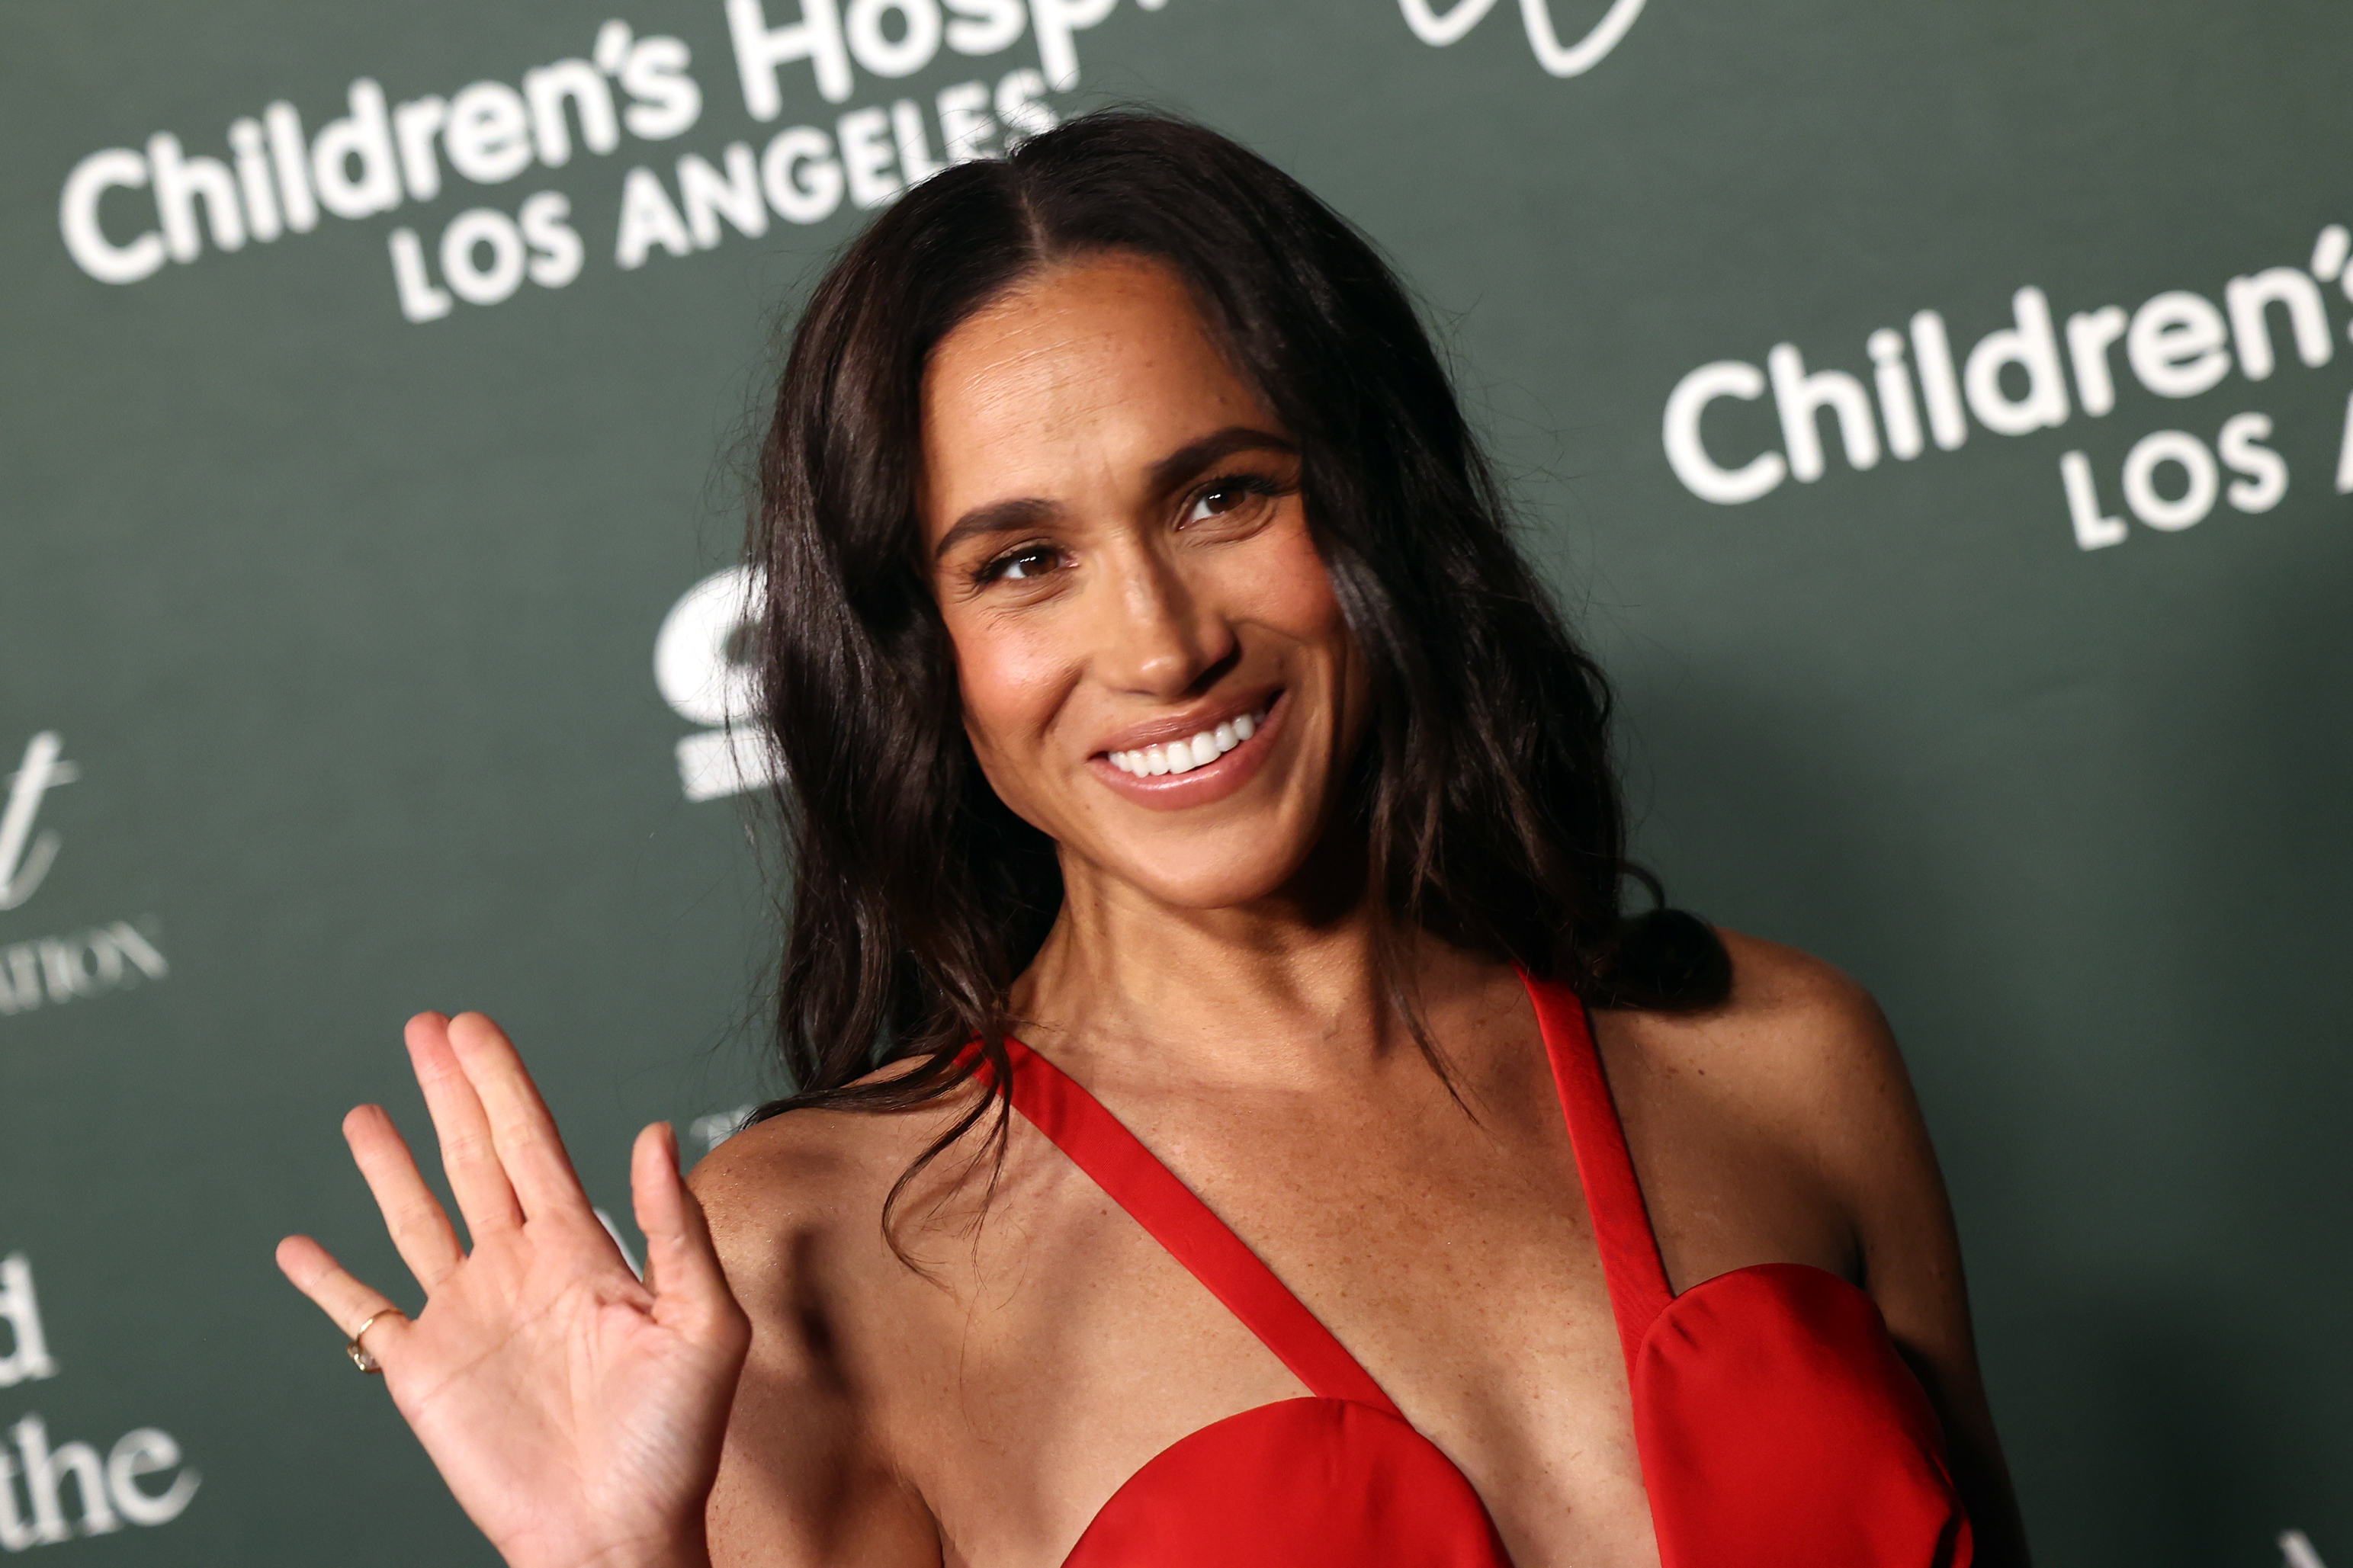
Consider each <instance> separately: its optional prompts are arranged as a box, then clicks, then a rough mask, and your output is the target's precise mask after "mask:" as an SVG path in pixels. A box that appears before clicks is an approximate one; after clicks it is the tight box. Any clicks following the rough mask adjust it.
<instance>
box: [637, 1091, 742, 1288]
mask: <svg viewBox="0 0 2353 1568" xmlns="http://www.w3.org/2000/svg"><path fill="white" fill-rule="evenodd" d="M629 1196H630V1199H631V1200H632V1203H633V1205H634V1206H635V1207H636V1209H637V1215H638V1230H639V1231H640V1232H642V1233H643V1234H644V1236H645V1238H646V1286H647V1288H648V1289H650V1290H652V1291H653V1292H654V1299H655V1310H656V1312H657V1313H659V1311H660V1310H662V1308H663V1306H664V1305H665V1304H670V1305H674V1306H675V1307H680V1308H683V1309H685V1310H689V1311H691V1312H693V1313H696V1314H698V1315H703V1316H708V1315H710V1314H713V1313H727V1312H732V1311H733V1309H734V1306H735V1299H734V1296H733V1292H731V1291H730V1290H729V1289H727V1274H726V1271H725V1270H724V1269H723V1268H721V1267H720V1265H719V1250H718V1248H717V1247H714V1246H712V1241H711V1225H710V1222H709V1221H708V1220H707V1219H706V1218H705V1217H704V1216H703V1213H702V1204H701V1203H699V1202H697V1201H696V1199H695V1196H694V1194H692V1193H691V1192H689V1191H688V1190H687V1186H686V1183H685V1182H684V1181H683V1180H682V1179H681V1177H680V1175H679V1173H678V1134H677V1132H676V1131H673V1130H672V1129H671V1127H670V1123H668V1122H667V1121H657V1122H655V1123H654V1124H653V1125H652V1126H650V1127H649V1128H647V1129H646V1130H645V1131H642V1132H639V1133H638V1142H637V1146H636V1147H635V1148H633V1149H632V1150H630V1152H629Z"/></svg>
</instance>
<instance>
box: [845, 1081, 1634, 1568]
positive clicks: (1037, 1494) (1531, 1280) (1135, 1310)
mask: <svg viewBox="0 0 2353 1568" xmlns="http://www.w3.org/2000/svg"><path fill="white" fill-rule="evenodd" d="M1131 1114H1134V1112H1131ZM1136 1121H1137V1122H1138V1124H1139V1130H1140V1131H1144V1133H1145V1136H1146V1137H1147V1138H1148V1139H1149V1141H1150V1142H1151V1144H1152V1147H1153V1149H1154V1151H1155V1152H1156V1153H1159V1154H1161V1155H1162V1156H1163V1157H1164V1158H1165V1159H1166V1162H1167V1163H1168V1164H1169V1166H1171V1167H1172V1168H1173V1169H1175V1170H1176V1171H1178V1172H1181V1173H1183V1175H1184V1179H1185V1181H1186V1183H1187V1184H1188V1185H1189V1186H1191V1187H1192V1188H1193V1190H1194V1191H1196V1192H1198V1194H1199V1195H1200V1197H1201V1198H1202V1199H1203V1200H1205V1201H1206V1202H1207V1204H1208V1208H1209V1209H1210V1210H1211V1211H1213V1212H1214V1213H1215V1214H1216V1215H1218V1216H1219V1218H1221V1219H1223V1220H1224V1221H1225V1222H1227V1224H1229V1225H1230V1226H1231V1227H1232V1229H1233V1231H1234V1233H1235V1234H1237V1235H1238V1236H1239V1237H1241V1238H1242V1239H1243V1241H1244V1242H1246V1243H1247V1245H1248V1247H1249V1248H1250V1250H1251V1251H1252V1252H1253V1253H1255V1254H1256V1255H1257V1256H1258V1257H1260V1258H1262V1259H1264V1260H1265V1262H1266V1263H1267V1264H1268V1265H1269V1266H1270V1267H1271V1268H1272V1269H1273V1270H1274V1272H1275V1274H1276V1275H1277V1276H1278V1277H1279V1278H1280V1279H1281V1280H1282V1284H1284V1285H1285V1286H1288V1287H1289V1289H1290V1291H1291V1292H1292V1293H1293V1294H1294V1295H1295V1296H1296V1297H1297V1299H1298V1300H1299V1302H1300V1303H1301V1304H1302V1305H1303V1306H1304V1307H1305V1309H1306V1310H1307V1311H1308V1312H1309V1313H1311V1314H1312V1315H1313V1316H1314V1318H1315V1319H1316V1320H1318V1321H1320V1322H1321V1323H1322V1324H1323V1325H1324V1326H1325V1327H1327V1328H1328V1329H1329V1330H1330V1331H1331V1333H1332V1334H1333V1335H1334V1336H1335V1337H1336V1338H1337V1339H1338V1340H1339V1341H1340V1342H1341V1343H1342V1344H1343V1345H1344V1346H1345V1349H1346V1350H1347V1351H1348V1352H1351V1353H1352V1354H1353V1355H1354V1357H1355V1358H1356V1361H1357V1362H1358V1363H1361V1364H1362V1365H1363V1367H1364V1368H1365V1369H1366V1372H1368V1373H1370V1374H1371V1376H1372V1378H1373V1379H1374V1380H1376V1381H1377V1383H1378V1384H1380V1386H1381V1388H1382V1390H1383V1391H1385V1392H1386V1393H1387V1394H1388V1395H1389V1396H1390V1397H1391V1398H1392V1399H1394V1400H1395V1401H1396V1403H1397V1405H1398V1407H1399V1409H1400V1411H1401V1412H1402V1413H1403V1415H1405V1417H1406V1418H1407V1420H1408V1421H1409V1422H1410V1423H1411V1425H1412V1426H1413V1427H1414V1428H1415V1429H1417V1430H1418V1431H1419V1432H1420V1433H1421V1434H1422V1435H1423V1436H1427V1437H1428V1438H1429V1439H1430V1441H1431V1442H1433V1443H1435V1444H1436V1445H1437V1446H1438V1447H1439V1448H1440V1450H1442V1451H1443V1452H1444V1454H1445V1455H1446V1456H1447V1458H1450V1459H1451V1460H1452V1461H1453V1463H1454V1464H1455V1465H1456V1466H1457V1467H1459V1468H1461V1471H1462V1473H1463V1476H1464V1477H1465V1478H1466V1479H1468V1480H1469V1481H1470V1482H1471V1484H1472V1486H1473V1487H1474V1488H1476V1489H1477V1490H1478V1492H1479V1494H1480V1495H1481V1496H1482V1497H1483V1498H1485V1499H1487V1500H1489V1503H1490V1508H1491V1510H1492V1511H1493V1513H1494V1515H1495V1520H1496V1524H1497V1527H1498V1529H1499V1530H1500V1531H1502V1533H1503V1534H1504V1538H1505V1540H1506V1542H1507V1543H1508V1544H1509V1545H1510V1546H1511V1548H1512V1552H1513V1558H1514V1562H1516V1563H1521V1564H1524V1565H1525V1564H1534V1563H1545V1562H1552V1561H1568V1560H1571V1559H1574V1560H1576V1561H1578V1562H1581V1563H1605V1564H1606V1563H1614V1562H1626V1563H1641V1562H1644V1561H1647V1555H1646V1553H1647V1546H1648V1542H1647V1527H1648V1526H1647V1516H1646V1515H1645V1514H1644V1513H1643V1511H1642V1494H1641V1479H1640V1466H1639V1461H1638V1459H1637V1457H1636V1455H1635V1452H1634V1447H1633V1438H1632V1432H1631V1427H1630V1415H1629V1410H1628V1399H1627V1393H1626V1384H1625V1373H1624V1365H1623V1360H1622V1356H1621V1353H1620V1349H1619V1344H1618V1341H1617V1337H1616V1330H1615V1327H1614V1322H1613V1320H1612V1317H1611V1313H1610V1307H1609V1291H1608V1287H1607V1284H1606V1282H1605V1280H1604V1279H1603V1277H1602V1274H1601V1270H1600V1267H1599V1258H1598V1256H1597V1253H1596V1250H1595V1247H1594V1242H1593V1237H1592V1233H1591V1228H1590V1224H1589V1221H1588V1216H1587V1214H1586V1210H1585V1206H1584V1204H1583V1201H1582V1197H1581V1191H1580V1188H1579V1186H1578V1184H1577V1175H1576V1168H1575V1160H1574V1153H1573V1152H1572V1151H1571V1149H1570V1148H1569V1146H1568V1143H1567V1137H1566V1133H1565V1131H1563V1130H1560V1129H1558V1128H1557V1126H1555V1127H1554V1128H1552V1129H1547V1128H1546V1127H1545V1125H1544V1123H1543V1121H1542V1120H1541V1119H1539V1118H1527V1119H1525V1120H1522V1119H1515V1118H1512V1117H1502V1116H1495V1115H1493V1114H1491V1115H1489V1116H1488V1117H1486V1118H1485V1119H1483V1120H1481V1121H1474V1120H1472V1118H1470V1117H1466V1116H1465V1115H1464V1114H1463V1112H1462V1110H1461V1109H1460V1108H1459V1107H1457V1106H1455V1105H1454V1104H1453V1103H1452V1102H1451V1100H1448V1101H1447V1102H1446V1103H1445V1105H1444V1106H1443V1107H1442V1108H1439V1109H1436V1110H1431V1111H1430V1114H1428V1115H1426V1116H1425V1115H1424V1114H1422V1113H1421V1112H1420V1111H1419V1110H1413V1111H1409V1112H1408V1113H1406V1114H1403V1115H1394V1114H1390V1115H1383V1114H1375V1113H1371V1112H1366V1113H1362V1114H1354V1115H1349V1114H1343V1115H1337V1116H1335V1115H1333V1114H1331V1108H1330V1107H1328V1106H1327V1107H1325V1108H1324V1110H1323V1111H1322V1112H1320V1113H1318V1114H1316V1115H1308V1114H1304V1113H1303V1112H1301V1111H1300V1110H1298V1108H1295V1107H1293V1108H1288V1109H1286V1108H1284V1107H1282V1106H1279V1105H1268V1106H1265V1107H1258V1108H1252V1107H1236V1106H1231V1105H1229V1106H1227V1107H1225V1108H1224V1110H1223V1114H1222V1115H1220V1116H1219V1117H1218V1118H1216V1119H1215V1120H1214V1121H1209V1120H1204V1121H1200V1122H1198V1124H1197V1123H1194V1122H1191V1121H1188V1120H1187V1118H1186V1117H1185V1116H1183V1115H1181V1114H1177V1115H1172V1116H1167V1117H1164V1118H1155V1117H1154V1116H1153V1115H1152V1114H1151V1112H1150V1110H1149V1109H1148V1108H1147V1109H1146V1110H1145V1113H1144V1114H1142V1115H1139V1116H1137V1117H1136ZM958 1272H959V1274H960V1275H961V1278H960V1279H957V1280H956V1281H955V1286H954V1288H953V1289H949V1290H943V1291H939V1292H936V1295H937V1297H938V1300H936V1301H935V1302H934V1306H933V1309H932V1312H931V1315H930V1319H929V1321H928V1322H927V1324H926V1326H925V1328H924V1329H923V1330H922V1331H918V1332H916V1333H913V1334H911V1335H910V1336H908V1338H907V1340H906V1341H905V1342H903V1345H902V1350H901V1352H898V1353H893V1354H892V1355H891V1356H889V1357H887V1358H881V1359H886V1360H887V1361H888V1362H889V1363H890V1365H891V1371H890V1372H889V1373H888V1374H887V1375H889V1376H891V1377H892V1379H893V1380H894V1382H895V1383H896V1384H897V1385H898V1388H899V1391H900V1393H899V1397H898V1398H896V1399H894V1400H893V1401H892V1406H893V1409H894V1415H893V1418H892V1425H893V1427H894V1436H893V1438H892V1447H893V1448H894V1449H899V1450H900V1451H902V1452H906V1453H908V1454H909V1455H910V1457H911V1459H912V1460H913V1463H912V1465H911V1468H912V1469H913V1470H915V1471H917V1472H919V1473H920V1476H921V1479H920V1481H919V1485H920V1486H921V1488H922V1489H923V1493H924V1497H925V1500H926V1502H927V1503H928V1504H929V1505H930V1507H931V1508H932V1510H933V1511H934V1517H936V1518H937V1519H939V1520H940V1521H941V1523H942V1526H943V1530H944V1533H945V1535H946V1536H947V1538H948V1540H949V1542H950V1546H951V1552H950V1556H951V1558H952V1560H957V1561H964V1562H971V1563H1037V1564H1040V1565H1051V1564H1058V1563H1060V1562H1061V1561H1062V1560H1063V1557H1064V1554H1065V1553H1066V1552H1068V1551H1069V1549H1070V1547H1071V1543H1072V1542H1075V1541H1076V1540H1077V1539H1078V1538H1079V1536H1080V1534H1081V1533H1082V1531H1084V1530H1085V1529H1086V1528H1087V1526H1088V1524H1089V1522H1090V1521H1092V1519H1093V1518H1094V1517H1095V1515H1096V1513H1097V1511H1098V1510H1100V1509H1101V1508H1102V1507H1103V1503H1104V1502H1105V1500H1107V1499H1109V1498H1111V1497H1112V1496H1113V1494H1114V1493H1115V1492H1117V1491H1118V1490H1119V1489H1120V1488H1121V1487H1122V1486H1123V1484H1124V1483H1125V1482H1126V1481H1127V1480H1128V1479H1129V1478H1130V1477H1131V1476H1133V1475H1134V1474H1135V1472H1136V1471H1138V1470H1139V1469H1140V1468H1143V1467H1144V1466H1145V1465H1146V1464H1147V1463H1148V1462H1151V1461H1152V1460H1154V1458H1155V1456H1158V1455H1160V1454H1162V1453H1163V1452H1164V1451H1165V1450H1166V1449H1168V1448H1169V1447H1170V1446H1171V1445H1173V1444H1176V1443H1178V1442H1179V1441H1180V1440H1182V1439H1184V1438H1186V1437H1187V1436H1189V1435H1191V1434H1194V1433H1196V1432H1198V1431H1199V1430H1200V1429H1202V1428H1204V1427H1207V1426H1210V1425H1211V1424H1212V1423H1216V1422H1219V1421H1221V1420H1224V1419H1225V1418H1227V1417H1230V1416H1233V1415H1237V1414H1238V1413H1240V1412H1243V1411H1250V1410H1254V1409H1256V1408H1257V1407H1260V1406H1263V1405H1271V1404H1273V1403H1274V1402H1277V1401H1283V1400H1293V1399H1297V1398H1299V1397H1300V1396H1302V1395H1303V1394H1308V1393H1309V1392H1311V1390H1310V1388H1309V1387H1308V1386H1307V1384H1304V1383H1303V1381H1302V1380H1301V1378H1300V1377H1299V1376H1298V1375H1296V1374H1294V1373H1293V1371H1292V1370H1290V1369H1289V1368H1288V1367H1286V1365H1285V1364H1284V1362H1283V1360H1282V1359H1281V1357H1280V1356H1279V1355H1278V1353H1277V1352H1276V1351H1275V1350H1273V1349H1270V1347H1269V1345H1268V1344H1266V1343H1264V1342H1261V1340H1260V1338H1259V1337H1258V1336H1257V1335H1256V1334H1254V1333H1253V1332H1252V1331H1251V1330H1250V1328H1249V1327H1247V1326H1245V1324H1244V1322H1243V1321H1242V1320H1241V1319H1240V1318H1239V1317H1238V1316H1237V1315H1236V1313H1235V1311H1234V1310H1232V1309H1231V1307H1230V1306H1229V1304H1228V1302H1227V1301H1224V1300H1220V1299H1219V1294H1218V1291H1217V1289H1216V1287H1217V1284H1218V1282H1217V1281H1216V1280H1215V1279H1211V1280H1209V1281H1208V1282H1206V1283H1205V1281H1204V1280H1203V1279H1200V1278H1197V1277H1196V1275H1195V1273H1193V1272H1191V1271H1188V1269H1187V1268H1186V1267H1185V1266H1184V1265H1182V1264H1180V1263H1179V1262H1178V1260H1177V1259H1176V1258H1175V1257H1173V1256H1172V1255H1171V1254H1170V1252H1169V1251H1168V1250H1167V1248H1166V1247H1164V1246H1163V1245H1162V1244H1161V1242H1160V1241H1158V1240H1156V1239H1155V1237H1153V1236H1152V1235H1151V1234H1149V1233H1148V1232H1147V1231H1146V1230H1145V1227H1144V1226H1142V1225H1140V1224H1138V1223H1137V1221H1136V1220H1135V1219H1134V1217H1132V1216H1131V1215H1129V1214H1128V1213H1127V1212H1126V1211H1125V1210H1124V1209H1123V1208H1121V1207H1120V1206H1119V1205H1118V1204H1117V1203H1115V1202H1113V1200H1112V1199H1111V1198H1110V1197H1109V1196H1107V1195H1106V1194H1105V1193H1104V1192H1103V1189H1102V1188H1101V1187H1100V1186H1098V1185H1097V1184H1095V1183H1094V1182H1093V1181H1092V1180H1091V1179H1090V1178H1089V1177H1088V1176H1086V1175H1085V1174H1084V1173H1082V1172H1081V1171H1079V1170H1078V1169H1077V1168H1076V1167H1075V1166H1073V1165H1072V1164H1071V1163H1070V1162H1069V1161H1068V1160H1067V1159H1064V1158H1062V1157H1060V1153H1059V1152H1058V1151H1056V1150H1054V1149H1053V1148H1052V1147H1051V1146H1050V1145H1047V1144H1045V1142H1044V1140H1043V1139H1042V1138H1039V1136H1038V1135H1037V1134H1036V1133H1035V1132H1034V1131H1030V1130H1029V1129H1028V1128H1027V1127H1026V1126H1023V1125H1021V1124H1018V1123H1017V1125H1016V1130H1015V1141H1014V1143H1013V1146H1012V1149H1011V1150H1010V1157H1009V1158H1008V1164H1007V1167H1006V1171H1005V1175H1004V1177H1003V1179H1002V1181H1001V1182H1000V1185H999V1189H998V1191H997V1195H996V1198H995V1200H994V1202H993V1204H992V1206H991V1209H990V1212H989V1215H988V1218H987V1221H986V1223H985V1225H984V1226H983V1228H982V1230H981V1233H980V1235H979V1237H977V1238H976V1241H975V1243H974V1244H973V1245H971V1246H970V1247H969V1248H968V1250H965V1252H964V1255H963V1258H962V1260H961V1262H960V1264H959V1268H958Z"/></svg>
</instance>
